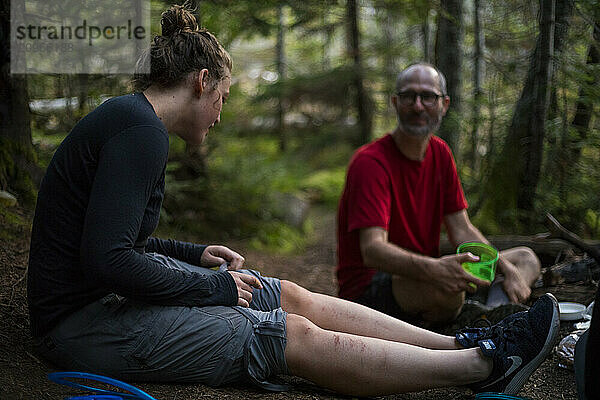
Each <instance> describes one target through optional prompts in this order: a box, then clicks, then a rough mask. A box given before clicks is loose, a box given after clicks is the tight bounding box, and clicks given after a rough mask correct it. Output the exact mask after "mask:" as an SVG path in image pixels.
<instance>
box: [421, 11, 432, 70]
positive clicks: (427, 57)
mask: <svg viewBox="0 0 600 400" xmlns="http://www.w3.org/2000/svg"><path fill="white" fill-rule="evenodd" d="M423 3H424V5H423V22H422V23H421V32H422V33H423V60H424V61H425V62H428V63H430V62H431V44H430V43H431V39H430V36H431V29H430V27H429V10H430V5H429V0H426V1H424V2H423Z"/></svg>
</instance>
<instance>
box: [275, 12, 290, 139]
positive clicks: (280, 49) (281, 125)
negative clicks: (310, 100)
mask: <svg viewBox="0 0 600 400" xmlns="http://www.w3.org/2000/svg"><path fill="white" fill-rule="evenodd" d="M284 29H285V20H284V15H283V4H281V3H279V4H278V6H277V43H276V46H275V51H276V53H277V73H278V74H279V82H280V85H281V86H280V88H281V90H280V91H279V98H278V99H277V100H278V101H277V131H278V136H279V148H280V149H281V151H286V150H287V148H288V138H287V132H286V129H285V120H284V117H285V104H284V102H285V97H284V95H283V85H284V82H285V51H284V49H285V41H284V40H285V35H284Z"/></svg>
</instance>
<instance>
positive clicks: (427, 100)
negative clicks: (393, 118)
mask: <svg viewBox="0 0 600 400" xmlns="http://www.w3.org/2000/svg"><path fill="white" fill-rule="evenodd" d="M396 95H397V96H398V102H399V103H400V104H402V105H404V106H408V105H411V104H414V103H415V102H416V101H417V96H419V97H420V98H421V103H422V104H423V105H424V106H426V107H432V106H434V105H435V103H436V102H437V100H438V99H439V98H440V97H444V96H445V95H443V94H437V93H434V92H420V93H417V92H398V93H396Z"/></svg>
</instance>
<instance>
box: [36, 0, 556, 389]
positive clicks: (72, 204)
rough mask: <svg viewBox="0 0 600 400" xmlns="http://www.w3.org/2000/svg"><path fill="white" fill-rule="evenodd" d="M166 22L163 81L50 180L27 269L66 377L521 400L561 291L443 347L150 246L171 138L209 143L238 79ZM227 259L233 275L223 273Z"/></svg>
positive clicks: (226, 254) (371, 314)
mask: <svg viewBox="0 0 600 400" xmlns="http://www.w3.org/2000/svg"><path fill="white" fill-rule="evenodd" d="M161 25H162V35H160V36H157V37H156V38H154V40H153V43H152V45H151V48H150V50H149V52H148V53H147V55H146V56H147V57H148V58H149V62H150V65H151V71H150V73H149V74H147V75H143V74H138V75H137V76H136V82H137V84H138V87H139V88H140V90H141V91H139V92H136V93H133V94H129V95H125V96H121V97H116V98H113V99H111V100H108V101H106V102H105V103H103V104H102V105H101V106H99V107H98V108H96V109H95V110H94V111H92V112H91V113H89V114H88V115H87V116H86V117H84V118H83V119H82V120H81V121H79V122H78V123H77V124H76V126H75V127H74V128H73V130H72V131H71V132H70V134H69V135H68V136H67V138H66V139H65V140H64V141H63V143H62V144H61V145H60V146H59V148H58V149H57V151H56V153H55V155H54V157H53V159H52V161H51V162H50V164H49V166H48V169H47V172H46V175H45V177H44V179H43V182H42V185H41V188H40V191H39V196H38V202H37V207H36V213H35V219H34V223H33V232H32V237H31V252H30V259H29V270H28V302H29V312H30V321H31V330H32V334H33V337H34V344H35V350H36V352H37V353H38V354H40V355H42V356H43V357H44V358H46V359H48V360H50V361H51V362H53V363H54V364H56V365H57V366H59V367H60V368H65V369H68V370H80V371H88V372H93V373H99V374H104V375H109V376H111V377H115V378H118V379H124V380H130V381H153V382H198V383H203V384H207V385H213V386H216V385H225V384H229V383H233V382H250V383H253V384H256V385H259V386H262V387H265V388H270V389H277V387H276V386H273V385H272V384H271V383H270V382H269V379H270V378H271V377H272V376H274V375H277V374H293V375H297V376H300V377H303V378H306V379H309V380H311V381H313V382H315V383H316V384H318V385H321V386H323V387H326V388H329V389H332V390H335V391H338V392H340V393H347V394H352V395H355V396H370V395H383V394H388V393H398V392H409V391H418V390H424V389H429V388H435V387H442V386H457V385H470V387H472V388H473V389H474V390H476V391H490V390H494V391H504V392H508V393H515V392H517V391H519V390H520V388H521V387H522V386H523V384H524V382H525V380H526V379H527V378H528V377H529V376H530V375H531V373H532V372H533V371H534V370H535V369H536V368H537V367H538V366H539V364H540V363H541V362H542V361H543V360H544V358H545V357H546V356H547V354H548V353H549V351H550V349H551V348H552V344H553V341H554V339H555V337H556V334H557V332H558V309H557V303H556V300H555V299H554V297H553V296H552V295H546V296H543V297H542V298H541V299H540V300H538V302H537V303H535V305H534V306H533V307H532V308H531V309H530V310H529V311H528V312H526V313H522V314H517V315H516V316H515V317H513V318H512V319H511V320H505V321H503V322H502V323H500V324H498V325H496V326H495V327H493V328H491V329H486V330H466V331H463V332H462V333H460V334H459V335H458V336H457V337H452V336H443V335H440V334H437V333H434V332H430V331H427V330H424V329H421V328H418V327H415V326H412V325H410V324H408V323H406V322H403V321H400V320H397V319H394V318H392V317H390V316H388V315H385V314H383V313H380V312H377V311H374V310H372V309H369V308H367V307H365V306H363V305H359V304H356V303H352V302H348V301H345V300H342V299H337V298H334V297H330V296H326V295H322V294H318V293H312V292H310V291H308V290H306V289H304V288H302V287H300V286H298V285H297V284H295V283H293V282H290V281H286V280H279V279H276V278H267V277H263V276H261V275H260V274H259V273H258V272H256V271H253V270H247V269H242V267H243V264H244V258H243V257H242V256H240V255H239V254H238V253H236V252H234V251H232V250H230V249H229V248H227V247H224V246H217V245H208V246H205V245H196V244H192V243H185V242H179V241H175V240H163V239H158V238H155V237H151V236H150V235H151V233H152V232H153V231H154V229H155V228H156V226H157V224H158V220H159V214H160V212H159V210H160V207H161V203H162V200H163V195H164V187H165V168H166V163H167V158H168V157H167V156H168V149H169V136H168V135H169V134H174V135H177V136H179V137H180V138H182V139H183V140H184V141H186V142H187V143H191V144H200V143H202V142H203V141H204V139H205V137H206V135H207V134H208V131H209V129H210V128H211V127H213V126H214V125H215V124H217V123H218V122H219V121H220V113H221V108H222V105H223V103H224V102H225V100H226V99H227V97H228V96H229V86H230V82H231V68H232V63H231V59H230V57H229V55H228V53H227V52H226V51H225V50H224V49H223V48H222V46H221V45H220V44H219V43H218V42H217V40H216V39H215V37H214V36H213V35H212V34H211V33H209V32H208V31H206V30H204V29H199V27H198V26H197V24H196V20H195V18H194V16H193V14H192V13H191V12H190V11H188V10H187V9H185V8H184V7H181V6H173V7H172V8H170V9H169V10H168V11H166V12H164V13H163V15H162V20H161ZM220 201H222V200H220ZM223 262H228V263H229V270H227V271H223V272H219V271H215V270H212V269H210V268H211V267H214V266H218V265H220V264H222V263H223ZM516 360H518V361H516Z"/></svg>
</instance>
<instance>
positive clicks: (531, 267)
mask: <svg viewBox="0 0 600 400" xmlns="http://www.w3.org/2000/svg"><path fill="white" fill-rule="evenodd" d="M500 255H501V256H502V257H505V258H506V259H507V260H508V261H510V262H511V263H513V264H514V265H515V267H517V268H518V269H519V272H520V273H521V276H522V277H523V280H525V282H526V283H527V284H528V285H529V286H531V285H533V284H534V282H535V281H536V279H537V278H538V277H539V276H540V268H541V263H540V260H539V259H538V257H537V256H536V255H535V253H534V252H533V250H531V249H530V248H529V247H514V248H512V249H506V250H503V251H501V252H500Z"/></svg>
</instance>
